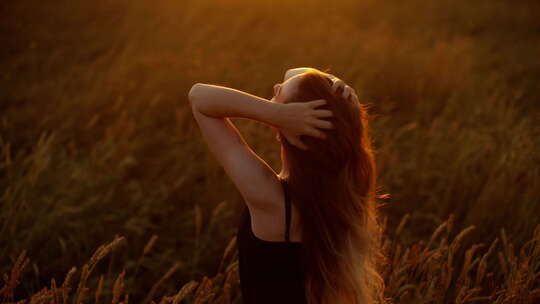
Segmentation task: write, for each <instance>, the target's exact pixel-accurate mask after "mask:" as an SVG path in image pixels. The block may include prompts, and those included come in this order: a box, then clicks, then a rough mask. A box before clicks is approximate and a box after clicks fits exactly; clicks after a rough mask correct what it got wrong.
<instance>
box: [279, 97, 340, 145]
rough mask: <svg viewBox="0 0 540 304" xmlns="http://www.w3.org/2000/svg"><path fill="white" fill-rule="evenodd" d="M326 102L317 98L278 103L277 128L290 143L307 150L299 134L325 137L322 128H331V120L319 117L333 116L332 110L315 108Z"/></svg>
mask: <svg viewBox="0 0 540 304" xmlns="http://www.w3.org/2000/svg"><path fill="white" fill-rule="evenodd" d="M324 104H326V100H323V99H318V100H313V101H309V102H290V103H286V104H280V106H281V109H280V111H279V113H278V115H279V118H278V121H279V129H280V130H281V133H282V134H283V136H285V138H286V139H287V141H289V142H290V143H291V144H292V145H294V146H296V147H298V148H300V149H303V150H307V149H308V147H307V146H306V145H305V144H304V143H303V142H302V141H301V140H300V136H302V135H309V136H313V137H319V138H322V139H326V135H325V134H324V132H323V131H321V130H319V129H318V128H323V129H333V128H334V126H333V125H332V123H331V122H329V121H327V120H325V119H321V118H322V117H331V116H333V114H332V111H330V110H323V109H316V108H317V107H319V106H322V105H324Z"/></svg>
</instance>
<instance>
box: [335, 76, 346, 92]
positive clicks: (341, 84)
mask: <svg viewBox="0 0 540 304" xmlns="http://www.w3.org/2000/svg"><path fill="white" fill-rule="evenodd" d="M344 87H345V82H343V80H341V79H337V80H336V81H334V84H332V92H334V93H335V92H336V91H337V90H338V88H344Z"/></svg>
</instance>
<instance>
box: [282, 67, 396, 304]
mask: <svg viewBox="0 0 540 304" xmlns="http://www.w3.org/2000/svg"><path fill="white" fill-rule="evenodd" d="M300 77H301V78H302V79H301V81H300V82H299V84H298V90H297V93H296V94H295V96H293V97H291V100H290V101H289V102H292V101H294V102H307V101H311V100H315V99H325V100H326V101H327V103H326V104H325V105H323V106H322V107H319V108H317V109H329V110H331V111H332V112H333V116H332V117H329V118H326V119H328V120H329V121H330V122H332V124H333V125H334V129H330V130H329V129H324V131H325V132H326V133H325V134H326V135H327V139H319V138H316V137H311V136H302V138H301V139H302V141H303V142H304V143H305V144H306V145H307V146H308V147H309V150H302V149H299V148H297V147H295V146H293V145H291V144H290V143H289V142H288V141H287V140H286V138H285V137H284V136H283V135H282V134H280V137H281V139H282V145H283V153H284V158H285V160H284V161H286V162H287V165H288V168H289V175H288V176H287V177H285V179H286V182H287V187H289V190H290V191H289V193H290V197H291V201H292V202H293V203H294V204H295V206H296V208H297V210H298V212H299V218H300V224H301V227H302V242H303V245H304V246H303V248H304V252H303V255H304V259H303V262H304V265H305V269H306V281H305V293H306V298H307V300H308V304H330V303H337V302H336V301H337V299H347V301H346V303H350V304H371V303H375V301H378V302H379V303H380V302H384V300H383V298H382V297H381V296H382V292H383V289H384V281H383V279H382V277H381V276H380V274H379V272H378V271H377V265H378V264H380V263H379V262H384V261H385V260H386V259H385V256H384V254H383V253H382V252H381V248H380V237H381V234H382V231H381V229H380V226H379V219H378V205H377V204H378V203H377V200H376V199H377V198H379V197H382V196H378V195H377V194H376V164H375V159H374V151H373V149H372V144H371V139H370V136H369V132H368V121H369V117H368V112H367V108H366V106H365V105H363V104H360V103H358V102H354V101H351V100H348V99H345V98H343V97H342V96H341V92H340V91H338V92H337V93H335V94H334V93H332V90H331V85H332V82H331V80H330V79H329V78H328V77H327V76H326V74H324V73H322V72H318V71H310V72H306V73H304V74H302V75H301V76H300ZM278 132H279V131H278Z"/></svg>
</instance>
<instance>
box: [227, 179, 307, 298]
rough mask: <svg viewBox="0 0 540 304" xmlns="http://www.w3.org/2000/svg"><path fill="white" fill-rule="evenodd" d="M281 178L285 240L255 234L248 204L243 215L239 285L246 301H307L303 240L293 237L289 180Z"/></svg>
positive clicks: (239, 238)
mask: <svg viewBox="0 0 540 304" xmlns="http://www.w3.org/2000/svg"><path fill="white" fill-rule="evenodd" d="M279 180H280V182H281V184H282V186H283V192H284V195H285V198H284V207H285V208H284V211H285V212H284V214H283V216H284V217H285V239H284V240H283V241H267V240H263V239H261V238H258V237H257V236H255V234H254V233H253V230H252V228H251V214H250V211H249V208H248V207H247V206H245V207H244V210H243V213H242V216H241V221H240V225H239V227H238V233H237V245H238V260H239V272H240V284H241V290H242V297H243V301H244V303H245V304H250V303H261V304H264V303H283V304H286V303H295V304H302V303H306V299H305V295H304V278H305V276H304V274H305V271H304V265H303V259H302V249H303V248H302V243H301V242H292V241H291V240H290V226H291V225H290V223H291V218H292V216H291V215H292V212H291V209H292V208H291V203H290V200H289V195H288V193H287V190H288V189H287V185H286V182H285V180H282V179H279ZM278 222H281V221H278Z"/></svg>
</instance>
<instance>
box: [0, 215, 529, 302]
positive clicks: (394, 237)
mask: <svg viewBox="0 0 540 304" xmlns="http://www.w3.org/2000/svg"><path fill="white" fill-rule="evenodd" d="M453 220H454V218H453V217H450V218H449V219H448V220H447V221H445V222H443V223H442V224H441V225H440V226H439V227H438V228H437V229H436V230H435V231H434V232H433V233H432V234H431V237H430V240H429V242H428V243H427V244H426V242H424V241H423V240H422V241H419V242H417V243H413V244H411V245H405V244H404V243H403V242H401V241H399V233H400V232H401V230H400V229H399V228H398V229H397V230H396V231H394V233H392V234H389V233H385V237H384V238H383V240H382V244H381V245H383V248H384V251H385V253H386V255H387V257H388V263H386V264H384V265H380V269H381V272H382V273H383V276H384V279H385V282H386V289H385V291H384V297H386V298H387V299H389V300H390V301H391V302H392V303H458V304H461V303H497V304H506V303H508V304H510V303H512V304H513V303H519V304H535V303H538V302H537V301H539V300H540V225H537V227H536V229H535V231H534V235H533V236H532V237H531V238H530V240H529V241H527V242H526V243H525V244H524V245H523V246H522V247H521V248H520V249H519V250H518V251H517V252H516V250H515V249H514V245H513V244H512V243H511V242H509V241H508V240H507V238H506V235H505V231H504V229H501V231H500V237H501V240H502V241H501V242H499V238H496V239H494V240H493V241H492V242H491V243H490V244H489V247H488V248H487V249H486V248H485V247H486V244H484V243H478V244H473V245H472V246H470V247H469V248H467V250H466V251H465V254H464V256H458V255H457V253H458V250H457V249H458V248H459V247H460V246H461V245H462V240H463V238H465V237H466V236H467V235H468V234H469V233H470V232H471V231H472V230H473V229H474V226H470V227H467V228H465V229H462V230H461V231H460V232H459V233H457V235H454V233H453V231H452V229H453V228H452V227H453ZM385 221H386V219H385ZM406 222H407V217H404V218H403V219H402V224H403V225H405V223H406ZM403 225H400V228H402V227H403ZM124 240H125V239H124V238H123V237H119V238H116V239H115V240H114V241H112V242H111V243H109V244H107V245H103V246H101V247H100V248H98V250H96V252H95V253H94V255H93V256H92V258H91V259H90V261H89V262H88V263H86V264H84V266H83V267H82V272H81V275H80V279H79V283H78V287H77V288H76V289H75V292H71V290H72V287H71V286H72V285H73V286H75V284H72V283H71V279H72V277H73V275H74V274H75V272H76V268H75V267H73V268H72V269H71V270H70V271H69V272H68V274H67V275H66V278H65V280H64V283H63V284H62V286H61V288H57V287H56V281H55V279H54V278H53V279H52V280H51V284H50V287H45V288H43V289H42V290H41V291H39V292H38V293H35V294H33V295H31V296H30V297H29V298H27V299H21V300H19V301H18V302H17V303H54V304H58V303H64V304H65V303H68V301H70V302H72V303H77V304H78V303H84V302H86V298H87V296H86V294H87V293H92V291H93V290H95V292H94V294H95V296H94V299H95V303H109V302H110V303H113V304H116V303H123V304H127V303H129V293H128V292H126V290H125V289H124V284H125V270H123V271H122V272H121V273H120V274H119V275H118V276H117V278H116V280H115V281H114V283H113V284H112V286H103V282H104V279H103V274H100V279H99V282H98V283H97V285H96V286H92V287H88V286H86V285H87V279H88V277H89V275H90V274H91V273H92V270H93V269H94V267H95V265H96V264H97V263H98V262H99V261H100V260H102V259H103V258H104V257H105V256H106V255H107V254H108V253H110V252H111V250H110V249H112V248H113V247H115V246H117V245H118V244H119V243H120V242H122V241H124ZM153 242H155V238H151V239H150V240H149V242H148V244H151V243H153ZM235 246H236V237H233V238H231V240H230V242H229V244H228V246H227V249H226V250H225V252H224V254H223V257H222V259H221V265H224V263H227V267H226V268H225V269H223V268H222V267H220V268H219V271H218V273H217V274H216V275H215V276H213V277H207V276H204V277H203V278H202V280H201V281H200V282H198V281H195V280H191V281H189V282H187V283H185V284H184V285H182V286H181V287H180V288H179V289H178V291H177V292H174V293H172V294H171V295H168V296H167V295H164V296H161V299H160V300H155V299H156V298H157V297H158V296H157V294H156V289H157V287H158V286H159V285H161V284H162V283H163V281H165V280H168V279H170V276H171V274H172V273H174V272H175V271H176V270H177V268H178V265H174V266H173V267H171V268H170V269H169V270H168V271H167V273H166V274H165V275H164V276H163V277H162V278H161V279H160V280H158V281H157V282H156V283H155V284H154V286H153V287H152V289H150V291H149V292H148V294H147V296H146V298H145V300H144V301H142V303H151V304H157V303H159V304H165V303H174V304H178V303H219V304H228V303H238V299H239V295H240V290H239V287H240V286H239V276H238V259H237V257H238V255H237V251H236V247H235ZM145 249H146V248H145ZM145 251H146V250H145ZM146 253H148V252H143V255H145V254H146ZM25 255H26V252H25V251H23V252H22V253H21V254H20V255H19V257H18V258H17V260H16V261H15V263H14V264H13V266H12V268H11V271H10V273H7V274H5V276H4V277H5V282H4V286H3V287H2V289H0V295H1V296H2V299H3V300H2V302H1V303H15V302H13V290H14V289H15V288H16V287H17V285H18V284H19V279H20V277H21V274H22V273H23V272H24V270H25V267H26V266H27V264H28V262H29V260H28V258H27V257H26V256H25ZM497 257H498V259H497ZM458 259H459V260H463V262H458ZM488 263H490V264H493V263H498V265H499V266H500V268H497V267H495V268H496V269H501V270H502V272H497V271H489V270H488V268H487V264H488ZM498 276H500V277H501V279H500V280H497V279H496V277H498ZM496 281H498V282H500V283H498V284H496V283H495V282H496ZM103 288H110V289H111V290H112V293H111V295H110V299H101V298H100V295H101V293H102V291H103ZM60 299H62V301H60ZM100 299H101V300H100ZM186 301H187V302H186Z"/></svg>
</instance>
